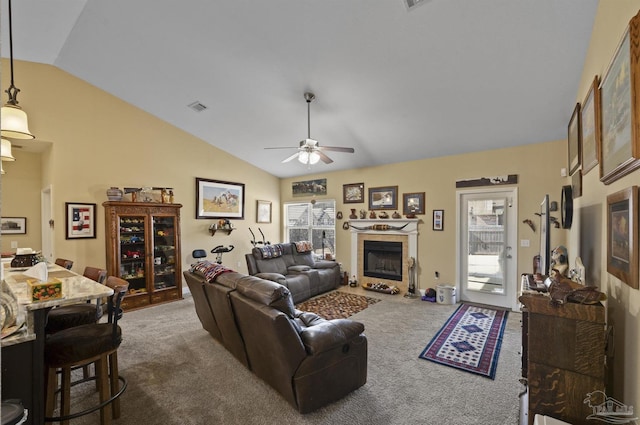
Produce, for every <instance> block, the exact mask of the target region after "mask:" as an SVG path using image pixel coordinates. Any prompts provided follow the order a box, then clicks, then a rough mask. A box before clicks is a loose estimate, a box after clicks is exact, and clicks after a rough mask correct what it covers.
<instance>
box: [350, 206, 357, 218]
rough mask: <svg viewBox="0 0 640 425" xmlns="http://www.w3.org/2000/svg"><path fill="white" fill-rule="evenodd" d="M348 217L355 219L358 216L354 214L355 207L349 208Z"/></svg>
mask: <svg viewBox="0 0 640 425" xmlns="http://www.w3.org/2000/svg"><path fill="white" fill-rule="evenodd" d="M349 218H350V219H351V220H355V219H356V218H358V216H357V215H356V209H355V208H351V214H349Z"/></svg>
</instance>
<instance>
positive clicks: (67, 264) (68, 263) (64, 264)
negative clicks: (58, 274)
mask: <svg viewBox="0 0 640 425" xmlns="http://www.w3.org/2000/svg"><path fill="white" fill-rule="evenodd" d="M56 264H57V265H59V266H60V267H64V268H65V269H67V270H71V267H73V261H71V260H65V259H64V258H56Z"/></svg>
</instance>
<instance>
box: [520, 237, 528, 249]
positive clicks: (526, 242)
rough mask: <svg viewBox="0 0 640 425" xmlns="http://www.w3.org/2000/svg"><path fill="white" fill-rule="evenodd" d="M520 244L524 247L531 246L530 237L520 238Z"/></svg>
mask: <svg viewBox="0 0 640 425" xmlns="http://www.w3.org/2000/svg"><path fill="white" fill-rule="evenodd" d="M520 246H521V247H524V248H527V247H529V239H520Z"/></svg>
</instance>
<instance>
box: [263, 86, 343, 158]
mask: <svg viewBox="0 0 640 425" xmlns="http://www.w3.org/2000/svg"><path fill="white" fill-rule="evenodd" d="M315 98H316V95H315V94H313V93H309V92H307V93H305V94H304V99H305V100H306V101H307V138H306V139H304V140H302V141H300V146H298V147H294V146H290V147H277V148H265V149H298V152H296V153H294V154H293V155H291V156H289V157H287V158H285V159H283V160H282V163H283V164H284V163H285V162H289V161H291V160H292V159H294V158H298V161H300V162H301V163H303V164H307V165H313V164H315V163H317V162H318V161H319V160H322V162H324V163H325V164H331V163H332V162H333V159H331V158H329V157H328V156H327V155H326V154H325V153H324V151H335V152H347V153H353V152H354V149H353V148H345V147H340V146H320V145H319V144H318V141H317V140H314V139H312V138H311V112H310V110H311V106H310V105H311V102H312V101H313V100H314V99H315Z"/></svg>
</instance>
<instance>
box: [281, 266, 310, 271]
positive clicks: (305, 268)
mask: <svg viewBox="0 0 640 425" xmlns="http://www.w3.org/2000/svg"><path fill="white" fill-rule="evenodd" d="M309 270H311V267H309V266H289V267H287V271H289V272H291V273H304V272H308V271H309Z"/></svg>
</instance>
